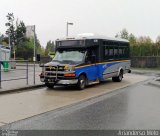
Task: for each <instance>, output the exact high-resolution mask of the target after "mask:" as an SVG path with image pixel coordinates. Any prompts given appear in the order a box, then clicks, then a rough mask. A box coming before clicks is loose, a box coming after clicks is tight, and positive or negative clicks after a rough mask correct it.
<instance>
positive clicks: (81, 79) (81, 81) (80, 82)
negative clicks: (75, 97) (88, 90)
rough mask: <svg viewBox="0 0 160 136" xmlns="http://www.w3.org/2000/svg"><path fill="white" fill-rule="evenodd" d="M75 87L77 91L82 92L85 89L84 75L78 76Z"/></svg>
mask: <svg viewBox="0 0 160 136" xmlns="http://www.w3.org/2000/svg"><path fill="white" fill-rule="evenodd" d="M77 86H78V89H79V90H83V89H84V88H85V87H86V77H85V76H84V75H80V76H79V78H78V83H77Z"/></svg>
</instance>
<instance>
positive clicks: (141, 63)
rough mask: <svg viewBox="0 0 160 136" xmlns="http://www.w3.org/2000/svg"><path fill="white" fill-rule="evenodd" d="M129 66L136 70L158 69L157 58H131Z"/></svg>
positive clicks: (159, 59)
mask: <svg viewBox="0 0 160 136" xmlns="http://www.w3.org/2000/svg"><path fill="white" fill-rule="evenodd" d="M131 66H132V67H137V68H156V67H160V56H159V57H154V56H153V57H150V56H149V57H131Z"/></svg>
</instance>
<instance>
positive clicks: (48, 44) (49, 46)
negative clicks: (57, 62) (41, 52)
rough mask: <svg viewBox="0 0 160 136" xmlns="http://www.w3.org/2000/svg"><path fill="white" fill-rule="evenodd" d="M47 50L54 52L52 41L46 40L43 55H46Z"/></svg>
mask: <svg viewBox="0 0 160 136" xmlns="http://www.w3.org/2000/svg"><path fill="white" fill-rule="evenodd" d="M49 52H55V45H54V42H53V41H48V42H47V46H46V49H45V56H48V53H49Z"/></svg>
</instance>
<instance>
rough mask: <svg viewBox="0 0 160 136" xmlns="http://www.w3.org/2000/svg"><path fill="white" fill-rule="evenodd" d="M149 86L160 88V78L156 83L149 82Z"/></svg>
mask: <svg viewBox="0 0 160 136" xmlns="http://www.w3.org/2000/svg"><path fill="white" fill-rule="evenodd" d="M148 84H149V85H152V86H156V87H158V88H160V78H157V79H155V80H154V81H151V82H149V83H148Z"/></svg>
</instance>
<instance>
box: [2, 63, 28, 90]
mask: <svg viewBox="0 0 160 136" xmlns="http://www.w3.org/2000/svg"><path fill="white" fill-rule="evenodd" d="M4 63H9V67H8V68H5V67H4V68H3V65H4ZM12 65H14V66H12ZM2 68H3V69H2ZM11 71H25V72H24V73H23V74H25V75H24V76H23V77H16V76H15V75H14V77H15V78H13V77H12V76H11V77H10V75H9V74H10V73H9V72H11ZM2 72H3V76H4V75H6V73H7V72H8V73H9V74H8V76H9V77H8V78H7V79H2ZM22 79H26V84H27V85H28V60H22V61H21V60H12V61H5V62H4V61H0V88H2V82H6V81H13V80H22Z"/></svg>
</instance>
